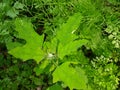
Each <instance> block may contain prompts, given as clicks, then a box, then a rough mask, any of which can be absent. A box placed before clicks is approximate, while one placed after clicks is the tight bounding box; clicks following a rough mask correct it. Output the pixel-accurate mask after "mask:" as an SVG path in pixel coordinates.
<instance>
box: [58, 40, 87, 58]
mask: <svg viewBox="0 0 120 90" xmlns="http://www.w3.org/2000/svg"><path fill="white" fill-rule="evenodd" d="M87 42H88V40H86V39H82V40H76V41H73V42H69V43H68V44H67V45H62V44H59V46H58V56H59V57H60V58H61V59H63V57H64V56H65V55H69V54H71V53H72V52H74V51H76V50H77V49H78V48H79V47H81V46H82V45H85V44H86V43H87Z"/></svg>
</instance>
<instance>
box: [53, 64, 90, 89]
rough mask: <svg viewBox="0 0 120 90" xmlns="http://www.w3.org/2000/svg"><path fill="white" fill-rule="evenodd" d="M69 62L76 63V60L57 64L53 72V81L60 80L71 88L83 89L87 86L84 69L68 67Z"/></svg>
mask: <svg viewBox="0 0 120 90" xmlns="http://www.w3.org/2000/svg"><path fill="white" fill-rule="evenodd" d="M70 64H77V63H76V62H65V63H63V64H62V65H60V66H58V67H57V68H56V70H55V71H54V72H53V74H52V75H53V82H54V83H55V82H58V81H62V82H64V84H65V85H67V86H69V88H70V89H71V90H72V89H84V90H86V88H87V86H86V84H87V81H88V80H87V77H86V75H85V72H84V70H82V69H81V68H73V67H70Z"/></svg>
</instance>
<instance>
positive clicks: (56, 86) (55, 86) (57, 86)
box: [47, 84, 63, 90]
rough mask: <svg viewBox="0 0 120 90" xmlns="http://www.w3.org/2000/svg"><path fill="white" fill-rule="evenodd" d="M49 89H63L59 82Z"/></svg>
mask: <svg viewBox="0 0 120 90" xmlns="http://www.w3.org/2000/svg"><path fill="white" fill-rule="evenodd" d="M47 90H63V89H62V87H61V86H60V85H59V84H55V85H53V86H50V87H48V89H47Z"/></svg>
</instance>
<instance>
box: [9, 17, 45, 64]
mask: <svg viewBox="0 0 120 90" xmlns="http://www.w3.org/2000/svg"><path fill="white" fill-rule="evenodd" d="M15 26H16V31H17V32H18V37H19V38H21V39H24V40H25V41H26V44H25V45H23V46H19V47H16V48H14V49H12V50H10V51H9V53H10V54H11V55H13V56H15V57H16V58H20V59H22V60H24V61H26V60H29V59H34V60H35V61H36V62H37V63H38V62H40V61H41V60H42V59H43V57H44V51H43V50H42V49H41V48H42V43H43V37H44V36H39V35H38V34H37V33H36V32H35V31H34V29H33V27H32V24H31V23H30V22H29V21H28V20H25V19H16V20H15Z"/></svg>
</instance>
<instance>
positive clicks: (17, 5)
mask: <svg viewBox="0 0 120 90" xmlns="http://www.w3.org/2000/svg"><path fill="white" fill-rule="evenodd" d="M14 8H16V9H23V8H24V4H22V3H20V2H18V1H17V2H15V4H14Z"/></svg>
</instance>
